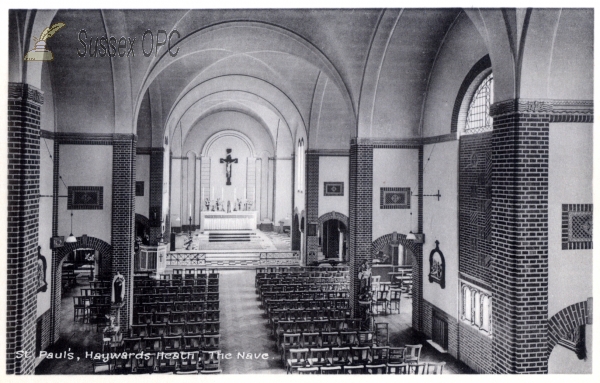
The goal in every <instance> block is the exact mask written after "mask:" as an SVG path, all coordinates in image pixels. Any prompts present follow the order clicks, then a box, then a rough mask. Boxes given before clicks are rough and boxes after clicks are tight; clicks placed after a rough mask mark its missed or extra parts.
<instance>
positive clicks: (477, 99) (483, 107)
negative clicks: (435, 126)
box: [463, 73, 494, 134]
mask: <svg viewBox="0 0 600 383" xmlns="http://www.w3.org/2000/svg"><path fill="white" fill-rule="evenodd" d="M493 102H494V75H493V74H492V73H490V74H489V75H488V76H487V77H486V78H485V79H484V80H483V81H482V82H481V84H479V86H478V87H477V90H476V91H475V94H474V95H473V99H472V100H471V103H470V104H469V109H468V111H467V121H466V126H465V130H464V132H463V134H474V133H483V132H489V131H491V130H492V117H490V105H492V103H493Z"/></svg>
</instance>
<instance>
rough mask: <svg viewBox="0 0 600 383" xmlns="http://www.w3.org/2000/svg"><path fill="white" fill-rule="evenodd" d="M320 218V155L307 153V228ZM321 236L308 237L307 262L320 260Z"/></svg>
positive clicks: (306, 231)
mask: <svg viewBox="0 0 600 383" xmlns="http://www.w3.org/2000/svg"><path fill="white" fill-rule="evenodd" d="M318 220H319V155H318V154H316V153H306V228H305V233H307V234H308V230H307V229H308V225H309V224H311V223H317V221H318ZM318 252H319V237H318V236H316V235H315V236H310V237H309V236H307V237H306V263H307V264H310V263H311V262H314V261H318V259H319V257H318Z"/></svg>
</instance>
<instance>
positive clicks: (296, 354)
mask: <svg viewBox="0 0 600 383" xmlns="http://www.w3.org/2000/svg"><path fill="white" fill-rule="evenodd" d="M307 359H308V349H307V348H292V349H290V357H289V358H288V360H287V362H286V367H287V373H288V374H292V373H293V371H294V369H296V370H297V369H298V368H300V367H306V365H307V363H308V361H307Z"/></svg>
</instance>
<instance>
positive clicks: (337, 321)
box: [268, 309, 356, 334]
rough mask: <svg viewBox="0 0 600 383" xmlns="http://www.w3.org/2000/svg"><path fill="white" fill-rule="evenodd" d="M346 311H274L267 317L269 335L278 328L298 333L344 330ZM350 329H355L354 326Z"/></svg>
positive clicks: (346, 317)
mask: <svg viewBox="0 0 600 383" xmlns="http://www.w3.org/2000/svg"><path fill="white" fill-rule="evenodd" d="M349 315H350V314H349V311H348V310H339V309H328V310H326V309H309V310H303V309H298V310H285V309H283V310H276V311H274V312H273V314H272V315H270V316H269V322H268V324H269V325H270V326H271V327H272V329H273V330H272V331H271V333H273V334H274V333H275V332H276V330H277V329H278V328H281V327H286V328H288V327H289V328H296V329H298V332H323V331H332V330H333V331H337V330H344V329H346V327H345V326H349V324H348V323H346V322H345V321H346V320H347V319H348V316H349ZM351 328H352V329H356V328H355V327H354V326H352V327H351Z"/></svg>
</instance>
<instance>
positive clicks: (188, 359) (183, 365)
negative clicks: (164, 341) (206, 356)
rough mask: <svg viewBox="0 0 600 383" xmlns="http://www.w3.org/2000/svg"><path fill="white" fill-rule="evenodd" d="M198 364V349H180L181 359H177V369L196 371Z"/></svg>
mask: <svg viewBox="0 0 600 383" xmlns="http://www.w3.org/2000/svg"><path fill="white" fill-rule="evenodd" d="M199 365H200V352H199V351H190V352H187V351H182V352H181V359H180V360H179V371H182V372H190V371H196V372H197V371H198V370H199Z"/></svg>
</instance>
